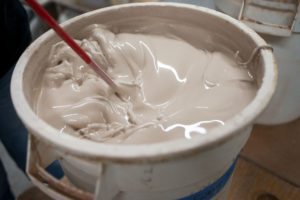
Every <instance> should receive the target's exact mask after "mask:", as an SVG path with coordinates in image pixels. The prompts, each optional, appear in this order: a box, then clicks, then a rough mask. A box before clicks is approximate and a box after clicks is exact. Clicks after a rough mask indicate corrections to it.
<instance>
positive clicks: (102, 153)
mask: <svg viewBox="0 0 300 200" xmlns="http://www.w3.org/2000/svg"><path fill="white" fill-rule="evenodd" d="M141 6H143V7H144V6H148V7H154V8H155V7H162V6H163V7H173V8H178V9H183V8H184V9H187V10H189V9H192V10H196V11H198V12H202V13H205V14H208V15H213V16H214V17H217V18H219V19H222V20H225V21H226V22H227V23H230V24H231V25H233V26H235V27H236V28H237V29H239V31H241V32H242V33H243V34H246V35H247V37H249V38H251V40H252V41H253V42H254V43H255V44H256V45H257V46H261V45H266V42H265V41H264V40H263V39H262V38H261V37H260V36H259V35H258V34H257V33H256V32H255V31H253V30H252V29H250V28H249V27H247V26H246V25H244V24H243V23H242V22H240V21H238V20H236V19H234V18H232V17H230V16H228V15H225V14H223V13H220V12H218V11H215V10H212V9H209V8H204V7H200V6H195V5H188V4H183V3H166V2H151V3H131V4H123V5H117V6H111V7H107V8H101V9H98V10H95V11H91V12H87V13H84V14H82V15H79V16H77V17H74V18H72V19H70V20H68V21H66V22H65V23H63V26H66V25H68V24H71V23H73V22H75V21H77V20H78V19H79V18H84V17H89V16H93V15H97V14H98V13H101V12H109V11H112V10H118V9H123V8H128V7H134V8H139V7H141ZM51 33H52V34H53V31H52V30H50V31H47V32H46V33H44V34H43V35H42V36H40V37H39V38H38V39H37V40H36V41H34V42H33V43H32V44H31V45H30V46H29V47H28V48H27V49H26V50H25V52H24V53H23V54H22V55H21V57H20V58H19V61H18V62H17V64H16V67H15V69H14V73H13V76H12V80H11V96H12V101H13V105H14V107H15V110H16V112H17V114H18V116H19V117H20V118H21V120H22V121H23V123H24V124H25V126H26V128H27V129H28V130H29V132H30V133H31V134H33V135H34V136H35V137H36V138H37V139H38V140H41V141H43V143H45V144H47V146H48V147H51V148H53V149H56V150H58V151H59V152H61V153H66V154H71V155H74V156H78V157H81V158H84V159H89V160H101V161H114V162H125V163H131V162H157V161H166V160H170V159H173V158H176V157H178V156H179V157H185V156H189V155H193V154H195V153H199V152H203V151H207V150H209V149H212V148H215V147H217V146H219V145H221V144H223V143H225V142H227V141H228V140H230V139H231V138H233V137H235V136H236V135H238V134H239V133H240V132H242V131H243V130H244V129H246V128H249V127H250V126H251V123H253V122H254V120H255V118H256V117H258V116H259V114H260V113H261V112H262V111H263V110H264V109H265V108H266V106H267V105H268V103H269V101H270V100H271V97H272V95H273V93H274V91H275V87H276V82H277V66H276V61H275V58H274V55H273V53H272V52H271V51H270V50H261V57H262V60H263V63H264V69H263V70H264V76H263V81H262V84H261V87H260V88H259V89H258V90H257V93H256V96H255V97H254V98H253V100H252V101H251V102H250V104H248V105H247V106H246V107H245V108H244V109H243V110H242V111H241V112H239V113H238V114H236V115H235V116H234V117H232V118H230V119H228V120H226V125H225V126H221V127H216V128H214V129H212V130H210V133H209V134H207V135H205V136H204V137H201V136H200V137H198V136H197V137H194V138H193V139H192V140H187V139H185V138H182V139H177V140H170V141H166V142H161V143H153V144H138V145H136V144H135V145H126V144H108V143H99V142H95V141H91V140H86V139H81V138H78V137H76V136H72V135H69V134H60V135H57V132H58V130H57V129H55V128H54V127H52V126H50V125H48V124H47V123H46V122H45V121H43V120H42V119H39V118H38V116H37V115H36V114H35V113H34V111H33V110H32V108H31V107H30V106H29V104H28V102H27V100H26V97H25V95H24V92H23V74H24V70H25V69H26V64H27V62H28V61H29V59H30V57H31V56H32V54H33V52H34V51H33V49H35V48H36V47H35V44H37V43H41V42H42V41H43V40H44V39H45V38H47V37H48V36H49V35H50V34H51ZM41 130H42V131H41Z"/></svg>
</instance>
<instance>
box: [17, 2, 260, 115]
mask: <svg viewBox="0 0 300 200" xmlns="http://www.w3.org/2000/svg"><path fill="white" fill-rule="evenodd" d="M174 13H176V14H174ZM91 24H104V25H107V26H108V27H109V29H110V30H112V31H113V32H115V33H118V32H126V33H143V34H157V35H166V36H172V37H178V38H180V39H182V40H184V41H186V42H188V43H190V44H192V45H193V46H195V47H196V48H199V49H204V50H207V51H212V52H213V51H221V52H225V53H229V54H232V55H234V54H235V53H236V52H237V51H239V56H240V57H241V60H247V59H248V58H249V56H250V54H251V52H252V51H253V49H254V48H255V47H256V44H255V42H254V41H253V40H252V39H251V37H250V36H248V35H247V34H245V33H244V32H243V31H242V30H241V29H239V28H237V27H236V26H235V25H232V24H231V23H229V22H227V21H226V20H224V19H222V18H220V17H216V16H214V15H211V14H209V13H205V12H199V11H197V10H192V9H187V8H181V7H165V6H154V7H151V6H138V7H123V8H122V9H112V10H103V11H102V12H93V13H92V14H90V15H86V14H85V15H82V16H78V17H75V18H73V19H71V20H69V21H67V22H66V23H65V24H64V25H65V26H64V28H65V29H66V31H67V32H68V33H69V34H70V35H71V36H73V38H75V39H83V35H84V33H82V31H81V30H82V29H83V28H84V27H86V26H88V25H91ZM59 40H60V39H59V38H58V37H57V36H56V35H55V34H53V33H52V32H47V33H46V34H44V35H43V36H41V37H40V38H39V39H38V40H37V41H36V42H34V43H33V45H32V47H33V48H31V52H30V55H29V59H28V63H27V66H26V68H25V71H24V76H23V89H24V94H25V97H26V100H27V102H28V104H29V105H30V106H31V108H32V109H33V110H34V104H33V102H34V100H35V95H36V93H37V91H38V90H39V88H38V85H39V82H40V81H41V77H42V76H41V74H42V73H43V71H44V69H45V68H46V67H47V64H46V62H45V61H46V58H47V56H48V55H49V52H50V49H51V46H52V45H53V44H55V43H56V42H58V41H59ZM249 67H250V69H251V70H252V74H254V75H255V79H256V81H257V84H258V87H259V86H260V85H261V83H262V77H263V76H264V69H263V63H262V59H256V60H255V62H253V63H252V66H249Z"/></svg>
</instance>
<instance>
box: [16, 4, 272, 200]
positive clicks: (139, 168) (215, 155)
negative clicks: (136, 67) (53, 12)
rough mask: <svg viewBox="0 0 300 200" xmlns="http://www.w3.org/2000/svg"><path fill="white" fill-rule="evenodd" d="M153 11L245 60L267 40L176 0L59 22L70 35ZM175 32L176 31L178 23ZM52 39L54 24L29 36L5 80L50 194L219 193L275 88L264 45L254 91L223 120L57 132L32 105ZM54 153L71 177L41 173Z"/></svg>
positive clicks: (34, 170) (34, 176)
mask: <svg viewBox="0 0 300 200" xmlns="http://www.w3.org/2000/svg"><path fill="white" fill-rule="evenodd" d="M141 16H143V17H141ZM153 17H154V18H161V19H167V20H169V21H168V24H172V23H179V24H184V25H187V26H190V27H202V28H203V30H205V31H208V33H210V34H208V35H207V36H205V38H198V35H197V33H196V32H195V33H193V32H191V33H190V36H189V37H188V38H185V39H187V40H191V41H193V40H194V41H195V39H197V40H199V41H203V42H204V43H206V44H208V46H209V47H210V48H211V49H214V44H215V43H216V42H218V43H222V44H224V45H226V46H227V47H228V48H229V49H231V50H232V51H233V52H234V51H236V50H240V55H241V56H242V57H243V58H245V59H247V58H248V56H249V55H250V54H251V52H252V51H253V49H255V47H257V46H261V45H265V44H266V43H265V41H264V40H263V39H262V38H261V37H259V36H258V35H257V34H256V33H255V32H254V31H253V30H251V29H250V28H248V27H247V26H245V25H244V24H243V23H241V22H239V21H237V20H235V19H233V18H231V17H229V16H227V15H224V14H222V13H219V12H216V11H213V10H210V9H207V8H202V7H197V6H191V5H185V4H176V3H151V4H147V3H140V4H127V5H121V6H114V7H108V8H105V9H100V10H96V11H93V12H89V13H86V14H83V15H81V16H78V17H75V18H73V19H71V20H69V21H67V22H65V23H64V24H63V27H64V28H65V29H66V30H67V31H68V32H69V33H70V34H71V35H73V36H75V37H76V33H78V32H80V30H81V29H82V27H83V26H87V25H89V24H93V23H100V24H101V23H104V24H105V23H117V22H118V26H120V27H122V23H125V22H124V20H123V21H122V19H130V20H132V21H131V24H132V28H136V27H138V26H139V25H141V24H142V22H143V20H147V19H149V18H153ZM120 19H121V20H120ZM135 20H138V21H139V22H141V23H138V22H137V21H135ZM174 27H175V26H174ZM174 27H173V28H174ZM121 29H122V28H121ZM127 31H128V30H127ZM173 31H174V33H177V32H178V33H180V30H176V27H175V28H174V29H173ZM58 40H59V39H58V38H57V36H56V35H55V34H54V33H53V31H48V32H47V33H45V34H43V35H42V36H41V37H40V38H38V39H37V40H36V41H35V42H34V43H32V44H31V45H30V47H29V48H28V49H27V50H26V51H25V52H24V53H23V55H22V56H21V58H20V60H19V61H18V63H17V65H16V68H15V71H14V74H13V77H12V83H11V91H12V99H13V103H14V106H15V109H16V111H17V113H18V115H19V116H20V118H21V119H22V121H23V122H24V124H25V125H26V127H27V129H28V130H29V132H30V137H29V147H28V163H27V173H28V175H29V177H30V178H31V180H32V181H33V183H34V184H35V185H37V186H38V187H40V188H41V189H42V190H43V191H44V192H45V193H47V194H48V195H50V196H51V197H53V198H54V199H73V198H77V199H101V200H103V199H104V200H106V199H114V200H117V199H122V200H127V199H130V200H135V199H139V200H140V199H146V200H147V199H151V200H152V199H164V200H165V199H181V198H184V199H225V197H226V191H227V189H228V187H229V182H230V181H229V180H230V177H231V174H232V171H233V168H234V161H235V160H236V158H237V155H238V153H239V152H240V150H241V148H242V147H243V145H244V144H245V142H246V140H247V138H248V137H249V134H250V132H251V128H252V123H253V121H254V120H255V118H256V117H257V116H258V115H259V114H260V113H261V112H262V111H263V109H264V108H265V107H266V106H267V104H268V102H269V101H270V99H271V97H272V95H273V92H274V89H275V85H276V80H277V72H276V62H275V59H274V56H273V54H272V52H271V51H270V50H264V49H262V50H261V51H260V52H259V53H260V55H259V56H257V57H256V58H255V59H254V63H255V67H254V68H255V75H256V78H257V83H258V86H259V90H258V91H257V94H256V96H255V98H254V99H253V101H252V102H251V103H250V104H249V105H248V106H247V107H246V108H245V109H244V110H242V111H241V112H240V113H238V114H237V115H235V116H234V117H233V118H231V119H229V120H228V121H227V122H226V125H225V126H224V127H218V128H215V129H213V130H211V131H210V133H209V134H207V135H205V136H204V137H203V136H199V137H195V138H193V139H192V140H186V139H180V140H173V141H168V142H163V143H156V144H150V145H116V144H105V143H97V142H93V141H89V140H85V139H79V138H77V137H74V136H71V135H68V134H60V135H59V134H58V130H57V129H55V128H53V127H51V126H49V125H48V124H47V123H45V122H44V121H43V120H41V119H40V118H39V117H37V115H36V114H35V113H34V112H33V109H32V106H33V100H34V93H35V91H36V90H37V83H38V81H39V77H40V76H39V74H40V73H41V72H42V71H43V68H44V67H45V65H44V59H45V56H47V54H48V49H50V46H51V45H52V44H54V43H55V42H57V41H58ZM43 49H47V51H44V50H43ZM55 159H59V160H60V162H61V164H62V166H63V168H64V171H65V174H66V176H67V178H68V179H69V180H70V182H71V184H67V183H65V182H63V181H59V180H56V179H55V178H53V177H51V176H50V175H49V174H47V172H45V170H44V168H45V167H46V166H48V165H49V164H50V163H52V162H53V160H55ZM45 183H47V184H45Z"/></svg>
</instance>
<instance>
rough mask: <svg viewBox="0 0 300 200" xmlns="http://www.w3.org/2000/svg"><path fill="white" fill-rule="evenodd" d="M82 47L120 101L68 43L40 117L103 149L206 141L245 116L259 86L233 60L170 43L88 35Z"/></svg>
mask: <svg viewBox="0 0 300 200" xmlns="http://www.w3.org/2000/svg"><path fill="white" fill-rule="evenodd" d="M87 33H88V34H87V36H86V37H85V38H86V39H83V40H81V41H78V43H79V44H80V46H81V47H83V49H84V50H85V51H86V52H88V53H89V54H90V55H91V56H92V58H93V59H94V60H95V61H96V62H97V63H98V64H99V65H100V66H101V67H102V68H103V70H105V71H106V72H107V73H108V74H109V76H110V77H111V78H112V79H113V80H114V81H115V82H116V83H117V84H118V85H119V86H120V88H121V90H122V96H121V98H120V97H118V96H116V95H115V93H114V92H113V91H112V90H111V89H110V88H109V86H107V84H106V83H105V82H104V81H103V80H102V79H101V78H100V77H98V76H97V75H96V74H95V73H94V71H93V70H92V69H90V68H89V67H88V66H87V65H86V64H85V63H84V62H83V61H82V60H81V59H80V58H79V57H78V56H76V55H75V53H74V52H73V51H72V50H71V49H70V48H69V47H68V46H67V45H66V44H65V43H63V42H59V43H57V44H55V45H54V46H53V47H52V49H51V52H50V55H49V58H48V59H47V65H48V67H47V69H46V71H45V73H44V75H43V76H44V77H43V81H42V83H41V89H40V91H39V94H38V98H37V101H36V112H37V114H38V116H40V117H41V118H42V119H44V120H45V121H46V122H48V123H49V124H51V125H52V126H54V127H56V128H57V129H59V130H60V132H61V133H68V134H72V135H76V136H78V137H81V138H87V139H91V140H95V141H100V142H109V143H125V144H144V143H153V142H162V141H166V140H171V139H177V138H186V139H192V138H193V137H194V136H196V135H205V134H208V133H209V130H210V129H211V128H213V127H216V126H224V125H225V124H226V120H227V119H229V118H231V117H233V116H234V115H235V114H237V113H238V112H240V111H241V110H242V109H243V108H244V107H245V106H247V104H249V102H250V101H251V100H252V99H253V98H254V96H255V94H256V91H257V85H256V82H255V80H254V79H253V76H252V75H251V73H250V72H249V70H247V69H245V68H243V67H240V66H238V65H237V64H236V62H235V58H234V56H230V55H227V54H224V53H222V52H208V51H205V50H201V49H197V48H195V47H193V46H192V45H190V44H188V43H187V42H185V41H183V40H179V39H172V37H164V36H157V35H147V34H130V33H120V34H114V33H112V32H110V31H108V30H106V29H104V28H102V27H101V26H98V25H93V26H91V27H88V28H87Z"/></svg>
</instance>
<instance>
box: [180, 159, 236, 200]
mask: <svg viewBox="0 0 300 200" xmlns="http://www.w3.org/2000/svg"><path fill="white" fill-rule="evenodd" d="M236 161H237V158H236V159H235V160H234V162H233V164H232V165H231V166H230V168H229V169H228V170H227V171H226V172H225V174H223V175H222V176H221V177H220V178H219V179H218V180H216V181H215V182H213V183H212V184H210V185H209V186H207V187H205V188H204V189H202V190H200V191H199V192H197V193H195V194H192V195H190V196H187V197H183V198H181V199H179V200H209V199H211V198H212V197H214V196H215V195H216V194H218V192H220V191H221V190H222V188H223V187H224V186H225V184H226V183H227V181H228V180H229V178H230V177H231V175H232V173H233V170H234V167H235V164H236Z"/></svg>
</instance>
